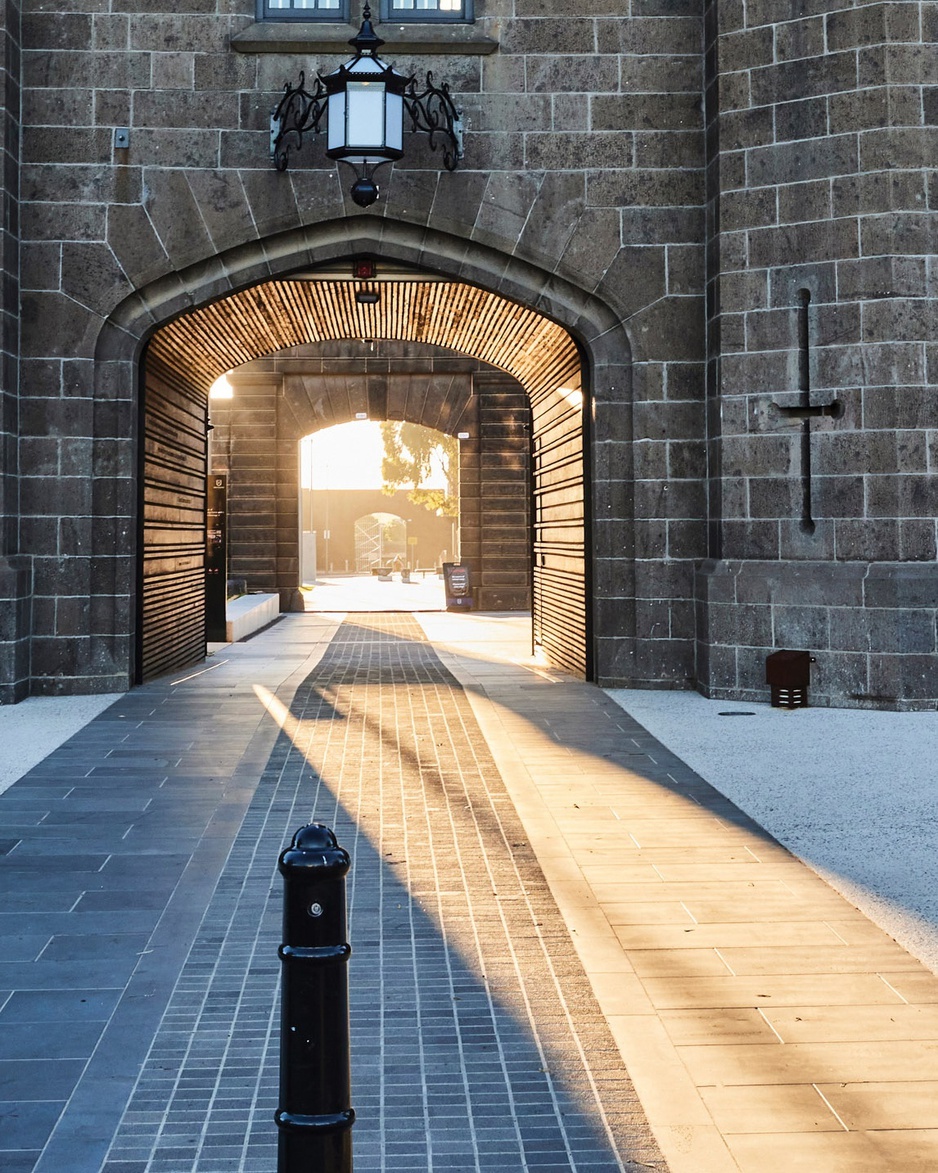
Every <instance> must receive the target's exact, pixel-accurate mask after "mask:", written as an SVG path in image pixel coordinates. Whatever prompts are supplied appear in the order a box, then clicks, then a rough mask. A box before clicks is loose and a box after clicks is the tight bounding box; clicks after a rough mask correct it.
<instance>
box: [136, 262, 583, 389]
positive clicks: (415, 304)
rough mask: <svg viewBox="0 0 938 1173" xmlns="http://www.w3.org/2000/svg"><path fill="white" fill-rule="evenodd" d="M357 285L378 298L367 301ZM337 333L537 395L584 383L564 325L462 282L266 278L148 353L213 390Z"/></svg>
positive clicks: (160, 339) (190, 317) (161, 338)
mask: <svg viewBox="0 0 938 1173" xmlns="http://www.w3.org/2000/svg"><path fill="white" fill-rule="evenodd" d="M359 292H374V293H377V294H378V298H379V300H378V301H377V303H375V304H372V305H367V304H365V305H361V304H359V303H358V302H357V301H356V297H355V295H356V294H357V293H359ZM339 338H364V339H369V338H373V339H397V340H400V341H410V342H423V343H429V344H431V345H437V346H446V347H449V348H450V349H452V350H457V351H461V352H462V353H464V354H469V355H472V356H473V357H475V358H478V359H482V360H483V361H484V362H488V363H491V364H492V365H493V366H496V367H500V368H501V369H502V370H504V371H508V372H509V373H510V374H512V375H514V377H515V378H516V379H518V381H519V382H520V383H522V385H523V386H524V387H525V388H526V389H527V391H528V393H529V395H530V396H531V398H532V400H535V401H536V400H537V399H538V398H540V396H541V395H544V394H546V393H548V392H550V391H554V390H556V389H557V388H558V387H562V386H563V387H572V388H575V387H579V385H580V360H579V355H578V353H577V349H576V346H575V345H574V342H573V339H572V338H571V337H570V335H569V334H568V333H567V332H566V330H564V328H563V327H562V326H558V325H557V324H556V323H555V322H552V321H550V320H549V319H547V318H545V317H544V316H543V315H541V314H539V313H536V312H535V311H533V310H529V309H526V308H525V307H524V306H520V305H517V304H515V303H514V302H511V301H508V300H507V299H506V298H504V297H500V296H499V295H497V294H494V293H489V292H488V291H487V290H484V289H478V288H477V287H476V286H473V285H466V284H463V283H461V282H445V281H443V282H441V281H395V282H380V281H378V282H369V281H328V280H316V281H309V280H304V281H282V280H278V281H268V282H265V283H263V284H261V285H255V286H253V287H252V288H250V289H246V290H243V291H242V292H240V293H235V294H232V295H231V296H230V297H226V298H224V299H223V300H221V301H216V302H213V303H212V304H211V305H207V306H203V307H202V308H201V309H197V310H193V311H191V312H190V313H187V314H185V315H183V316H182V317H180V318H177V319H176V320H175V321H173V322H170V323H169V324H168V325H166V326H164V327H162V329H160V330H159V331H158V332H157V333H156V334H155V335H154V337H153V339H152V341H151V343H150V354H151V355H153V356H155V357H156V358H158V359H159V360H160V361H161V362H162V363H164V364H165V365H166V366H168V367H170V368H171V369H172V370H174V371H176V372H177V373H178V374H179V375H181V376H182V377H183V378H184V379H186V380H187V381H189V382H191V383H193V384H194V385H196V386H202V387H205V388H208V387H209V386H210V385H211V384H212V382H214V380H215V379H216V378H217V377H218V376H219V375H221V374H224V373H225V372H226V371H229V370H231V369H232V368H233V367H237V366H240V365H241V364H242V363H246V362H250V361H251V360H252V359H256V358H260V357H261V356H262V355H265V354H271V353H272V352H274V351H278V350H283V349H285V348H287V347H290V346H300V345H303V344H304V343H310V342H324V341H327V340H330V339H339Z"/></svg>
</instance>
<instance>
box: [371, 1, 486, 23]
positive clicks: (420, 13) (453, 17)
mask: <svg viewBox="0 0 938 1173" xmlns="http://www.w3.org/2000/svg"><path fill="white" fill-rule="evenodd" d="M396 4H397V0H381V19H382V21H386V22H387V23H389V24H397V23H414V24H472V21H473V11H472V0H462V9H461V11H460V12H440V11H439V9H435V8H417V7H416V4H417V0H414V5H415V7H413V8H398V7H396Z"/></svg>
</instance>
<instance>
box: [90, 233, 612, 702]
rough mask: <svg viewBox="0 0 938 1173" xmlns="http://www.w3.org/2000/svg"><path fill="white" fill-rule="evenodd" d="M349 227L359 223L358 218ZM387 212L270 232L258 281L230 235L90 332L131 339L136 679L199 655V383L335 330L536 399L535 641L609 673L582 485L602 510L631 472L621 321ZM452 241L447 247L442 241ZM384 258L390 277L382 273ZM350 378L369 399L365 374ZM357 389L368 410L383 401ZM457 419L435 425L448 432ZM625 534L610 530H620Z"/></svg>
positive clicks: (336, 417) (558, 658)
mask: <svg viewBox="0 0 938 1173" xmlns="http://www.w3.org/2000/svg"><path fill="white" fill-rule="evenodd" d="M355 226H356V227H357V228H358V229H359V230H361V229H362V228H363V226H364V225H363V219H359V220H357V221H356V222H355ZM394 227H395V226H393V225H391V224H389V223H388V222H387V221H384V222H382V223H381V239H380V240H379V239H375V238H372V237H369V236H368V234H366V233H362V234H361V235H360V236H359V237H358V238H357V239H354V240H346V241H344V242H343V245H344V247H342V248H341V249H339V248H337V247H336V242H326V243H324V244H321V245H320V246H319V247H318V248H311V247H310V243H309V241H306V240H304V234H303V233H291V234H288V236H287V237H286V238H283V239H280V240H279V241H278V242H277V248H276V250H274V249H272V247H271V242H267V247H266V250H264V251H266V253H267V256H266V261H265V269H266V270H267V274H266V277H265V279H262V280H257V278H256V274H257V264H258V263H259V261H260V257H246V256H245V255H244V252H243V250H242V251H241V252H240V253H239V255H237V256H236V257H232V258H227V262H226V259H224V258H219V263H220V266H221V265H223V264H224V265H225V267H226V268H227V270H228V271H227V273H225V274H224V275H223V274H222V271H221V269H220V271H219V272H218V273H215V274H210V275H209V277H210V279H208V280H207V279H206V274H205V272H204V270H202V271H201V272H199V273H193V274H192V275H191V276H190V282H189V285H190V287H189V289H188V290H187V292H186V293H185V294H184V295H182V296H180V290H179V286H178V284H177V285H176V286H175V289H172V287H170V286H169V285H168V284H167V282H165V281H163V282H160V283H158V284H159V286H160V288H155V289H153V290H149V291H146V294H145V295H141V296H140V297H138V298H134V299H130V300H129V302H128V303H125V305H124V306H123V307H121V308H120V310H119V311H118V314H117V315H116V316H115V318H113V319H112V321H111V323H109V328H108V329H107V330H106V331H105V333H104V334H103V335H102V339H101V342H100V345H99V360H100V361H102V362H104V361H114V360H119V355H118V354H115V353H114V350H115V349H116V350H117V351H121V350H123V351H124V353H125V354H126V352H127V350H128V349H129V348H130V344H131V341H132V339H133V338H134V335H135V334H136V335H137V352H138V353H142V363H141V364H140V387H141V392H142V395H141V400H142V405H143V410H142V412H141V413H140V429H141V432H140V434H141V438H142V441H143V442H142V444H141V446H140V451H141V462H140V486H141V492H140V498H139V519H140V526H139V551H138V577H137V603H136V607H135V612H136V615H137V638H136V666H135V669H134V675H135V678H136V679H142V678H147V677H149V676H152V675H156V674H158V673H160V672H163V671H166V670H168V669H170V668H176V667H180V666H182V665H184V664H188V663H192V662H194V661H196V660H198V659H199V658H201V656H202V655H203V654H204V626H203V606H204V603H203V577H202V574H203V572H202V566H203V561H202V556H203V550H204V520H203V516H204V484H205V474H206V422H207V412H206V408H207V393H208V389H209V387H210V386H211V384H212V382H213V381H214V380H215V379H216V378H217V377H218V376H219V375H220V374H223V373H225V372H226V371H228V370H230V369H231V368H233V367H237V366H238V365H240V364H242V363H246V362H251V361H252V360H254V359H257V358H260V357H262V356H265V355H271V354H275V353H279V352H284V351H286V350H288V348H292V347H302V346H306V347H308V346H309V344H317V343H319V344H328V343H329V342H330V341H333V340H338V339H348V340H361V339H370V340H399V341H403V342H410V343H418V344H421V345H422V346H425V347H428V348H429V347H443V348H446V350H448V351H450V352H456V353H459V354H462V355H466V356H470V357H471V358H473V359H475V360H478V362H479V363H480V364H488V365H489V367H491V368H495V369H497V370H500V371H503V372H506V373H507V374H508V375H510V376H511V377H512V378H513V379H514V380H517V383H518V384H520V386H521V387H522V388H523V389H524V392H525V393H526V396H527V400H528V402H529V404H530V419H531V449H530V451H531V469H532V479H533V486H534V492H533V502H532V517H531V521H532V533H533V573H532V588H533V614H534V627H535V639H536V642H537V643H538V644H539V645H540V646H541V647H542V648H543V650H544V652H545V654H546V655H547V657H548V659H549V660H550V661H551V662H553V663H556V664H558V665H560V666H562V667H564V668H566V669H568V670H572V671H574V672H576V673H578V674H580V675H583V676H588V677H591V676H596V677H598V678H600V679H602V678H604V677H605V678H610V677H615V676H616V675H617V673H616V672H615V670H614V669H612V670H611V671H610V667H611V665H608V661H609V656H608V654H607V655H606V656H604V655H603V652H604V650H608V651H614V649H613V648H612V646H611V644H609V643H608V642H607V644H606V649H604V647H603V641H602V640H599V641H597V640H596V639H595V637H594V635H593V631H592V619H593V611H594V608H595V606H596V599H595V593H596V592H595V589H594V581H595V579H594V573H593V571H594V560H593V557H592V556H591V555H592V554H593V553H595V551H594V548H593V545H592V543H591V540H590V530H591V523H592V520H593V518H592V517H591V516H590V511H589V510H588V509H587V508H586V502H587V500H588V499H590V495H589V494H588V493H587V486H588V485H589V484H590V481H592V482H593V493H592V497H591V499H592V501H593V516H594V517H595V516H596V513H595V510H596V506H597V504H598V505H599V508H600V513H599V517H600V518H601V519H602V520H603V521H606V520H607V519H608V518H609V517H610V513H611V499H612V497H613V496H614V495H615V484H616V482H619V481H624V480H627V479H628V477H629V475H630V470H629V469H628V466H627V463H626V459H625V458H626V456H627V454H628V445H627V444H626V443H625V442H624V439H625V436H624V431H623V428H622V426H621V422H620V423H619V424H618V426H617V427H616V428H613V429H606V428H605V427H604V421H605V419H606V410H605V409H606V408H608V407H611V406H612V405H613V404H614V403H615V401H616V400H619V401H620V406H621V394H622V390H623V389H624V387H625V385H626V379H627V361H626V360H627V348H626V345H625V339H624V334H623V332H622V331H621V328H616V325H615V323H614V321H613V319H612V315H611V314H609V313H608V311H605V310H604V308H603V307H602V306H601V305H599V304H598V303H596V302H595V299H592V298H590V297H588V296H587V295H584V294H583V293H582V292H581V291H577V290H575V289H572V288H570V287H569V286H566V285H565V284H564V283H563V282H560V281H557V280H556V279H552V278H550V277H549V276H548V275H547V274H544V273H540V272H538V271H537V270H533V269H532V268H531V267H530V266H527V265H520V264H517V263H514V262H511V261H510V260H509V259H507V258H505V257H504V256H501V255H498V254H492V253H489V252H487V250H485V249H478V250H473V251H474V252H475V253H476V256H475V258H474V260H475V262H476V263H475V264H472V263H469V262H467V260H466V258H465V255H464V250H465V245H464V243H462V242H457V241H451V242H450V241H446V240H445V239H438V240H436V241H434V242H430V243H428V242H427V241H426V240H425V239H422V240H421V244H422V247H420V248H418V249H416V250H415V249H414V248H413V247H405V243H408V237H410V236H412V231H410V230H408V229H407V228H406V226H397V227H398V228H399V229H400V231H399V232H397V233H396V234H395V232H394V231H393V229H394ZM320 232H321V230H320ZM395 235H396V236H397V239H394V237H395ZM419 235H420V237H421V238H424V237H425V233H424V232H421V233H420V234H419ZM453 246H455V247H456V248H457V251H458V253H459V254H460V256H459V258H458V261H457V259H456V258H453V257H451V256H449V255H448V253H449V251H450V248H451V247H453ZM258 251H260V250H258ZM274 251H276V254H277V255H276V259H274V260H271V254H272V253H273V252H274ZM364 256H367V257H370V258H375V259H376V277H375V279H374V280H368V279H354V278H353V277H351V276H350V277H348V278H345V279H343V278H342V276H341V275H342V274H343V273H347V274H349V275H351V274H352V263H351V262H352V260H353V259H354V258H356V257H358V258H361V257H364ZM324 262H325V264H326V266H327V267H328V272H323V265H324ZM389 267H390V268H393V277H394V279H393V280H382V270H383V271H384V272H385V274H386V273H387V272H388V270H389ZM278 270H279V272H278ZM449 270H452V271H453V272H452V276H450V273H449V272H448V271H449ZM281 274H282V275H281ZM186 276H189V275H186V274H180V277H182V278H183V279H185V278H186ZM252 278H253V280H252ZM248 282H250V283H248ZM220 286H222V287H223V288H220ZM486 286H488V288H487V287H486ZM224 287H227V291H226V290H225V288H224ZM161 294H163V295H166V296H165V298H164V297H163V296H161ZM361 294H365V295H366V296H365V297H364V298H361V297H359V296H357V295H361ZM373 295H377V300H375V299H374V296H373ZM181 301H184V302H185V303H187V304H184V305H181V304H180V302H181ZM180 311H181V312H180ZM154 319H156V320H154ZM154 327H155V328H154ZM575 336H576V338H575ZM143 343H146V344H147V345H146V348H145V350H142V351H141V347H142V344H143ZM108 351H110V353H108ZM362 375H363V376H364V375H365V371H364V369H363V370H362ZM362 388H363V392H362V393H363V394H364V395H365V397H366V399H367V394H368V393H367V380H366V379H365V380H364V381H363V383H362ZM347 402H348V409H347V412H346V414H345V416H344V418H343V416H342V413H341V411H339V412H338V413H337V412H336V411H335V410H334V408H333V409H332V410H331V415H330V418H329V420H328V423H330V424H331V423H341V422H344V419H352V418H355V415H356V414H357V413H356V411H355V409H354V405H353V403H352V401H351V400H350V399H349V400H347ZM368 406H369V407H370V408H371V410H370V411H369V415H370V416H371V418H381V412H380V409H379V410H378V412H375V410H374V404H373V403H372V402H370V403H369V404H368ZM456 418H457V417H456V415H455V414H454V415H453V416H452V419H451V424H450V426H449V427H447V426H445V425H444V426H443V428H442V430H444V431H445V430H450V431H452V432H455V430H456ZM415 422H421V421H420V420H419V419H415ZM604 431H606V432H607V433H608V434H605V435H604V434H603V433H604ZM474 439H475V438H474V437H470V443H471V442H473V441H474ZM591 443H592V453H591V451H590V448H591ZM482 464H484V456H483V457H482V458H480V466H481V465H482ZM624 524H625V522H624V519H622V521H621V522H620V525H619V527H618V528H619V529H620V530H621V528H622V525H624ZM606 536H608V527H607V534H606ZM600 540H601V541H602V539H600ZM627 544H628V543H627V542H626V541H625V538H624V535H621V534H620V536H619V540H618V541H617V542H616V545H617V546H619V547H620V548H621V547H622V546H624V545H627ZM600 550H601V547H600ZM615 590H616V591H617V590H618V587H616V588H615ZM607 593H611V592H610V591H609V588H607ZM623 618H624V617H623ZM622 626H623V625H622V623H621V621H620V624H619V629H620V630H621V629H622ZM604 660H605V661H606V662H607V666H606V667H605V669H604Z"/></svg>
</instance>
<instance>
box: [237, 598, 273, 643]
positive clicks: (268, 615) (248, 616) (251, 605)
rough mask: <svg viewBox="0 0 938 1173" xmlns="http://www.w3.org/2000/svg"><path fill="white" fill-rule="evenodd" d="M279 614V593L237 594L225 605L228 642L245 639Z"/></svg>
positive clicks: (271, 621)
mask: <svg viewBox="0 0 938 1173" xmlns="http://www.w3.org/2000/svg"><path fill="white" fill-rule="evenodd" d="M279 614H280V596H279V595H239V597H238V598H237V599H229V600H228V602H227V604H226V605H225V632H226V636H227V639H228V642H229V643H230V644H233V643H237V641H238V640H239V639H247V637H248V636H249V635H252V634H253V633H254V632H255V631H260V629H261V628H262V627H266V626H267V624H268V623H273V621H274V620H275V619H276V618H277V616H278V615H279Z"/></svg>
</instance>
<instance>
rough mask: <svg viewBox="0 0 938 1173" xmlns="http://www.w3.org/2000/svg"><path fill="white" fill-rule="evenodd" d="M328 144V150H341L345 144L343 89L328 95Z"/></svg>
mask: <svg viewBox="0 0 938 1173" xmlns="http://www.w3.org/2000/svg"><path fill="white" fill-rule="evenodd" d="M327 118H328V122H329V146H328V150H330V151H335V150H341V149H342V147H344V146H345V90H339V91H338V92H337V93H334V94H330V95H329V112H328V115H327Z"/></svg>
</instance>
